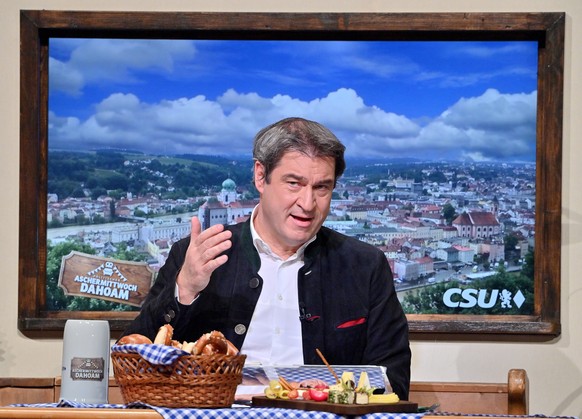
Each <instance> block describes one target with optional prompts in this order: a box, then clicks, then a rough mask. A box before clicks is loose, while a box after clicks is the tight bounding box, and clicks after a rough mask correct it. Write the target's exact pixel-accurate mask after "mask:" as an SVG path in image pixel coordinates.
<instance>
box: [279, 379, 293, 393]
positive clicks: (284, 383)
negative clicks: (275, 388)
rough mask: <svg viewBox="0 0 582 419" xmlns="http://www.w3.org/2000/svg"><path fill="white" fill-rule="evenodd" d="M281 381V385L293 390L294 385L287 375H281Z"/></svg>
mask: <svg viewBox="0 0 582 419" xmlns="http://www.w3.org/2000/svg"><path fill="white" fill-rule="evenodd" d="M279 382H280V383H281V387H283V389H285V390H289V391H291V390H293V386H292V385H291V384H290V383H289V381H287V380H286V379H285V377H282V376H279Z"/></svg>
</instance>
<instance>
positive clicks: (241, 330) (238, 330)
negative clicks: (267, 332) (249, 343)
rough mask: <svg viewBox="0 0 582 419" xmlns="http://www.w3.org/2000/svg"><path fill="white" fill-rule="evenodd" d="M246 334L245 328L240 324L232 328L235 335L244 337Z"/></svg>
mask: <svg viewBox="0 0 582 419" xmlns="http://www.w3.org/2000/svg"><path fill="white" fill-rule="evenodd" d="M246 332H247V327H246V326H245V325H244V324H242V323H239V324H237V325H236V326H235V327H234V333H236V334H237V335H244V334H245V333H246Z"/></svg>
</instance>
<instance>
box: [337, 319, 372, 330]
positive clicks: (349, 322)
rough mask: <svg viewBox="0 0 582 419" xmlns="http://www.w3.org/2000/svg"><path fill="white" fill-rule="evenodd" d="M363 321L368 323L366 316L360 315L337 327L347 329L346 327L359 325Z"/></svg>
mask: <svg viewBox="0 0 582 419" xmlns="http://www.w3.org/2000/svg"><path fill="white" fill-rule="evenodd" d="M363 323H366V318H365V317H360V318H359V319H354V320H349V321H347V322H344V323H342V324H340V325H339V326H338V327H337V328H338V329H345V328H346V327H353V326H357V325H359V324H363Z"/></svg>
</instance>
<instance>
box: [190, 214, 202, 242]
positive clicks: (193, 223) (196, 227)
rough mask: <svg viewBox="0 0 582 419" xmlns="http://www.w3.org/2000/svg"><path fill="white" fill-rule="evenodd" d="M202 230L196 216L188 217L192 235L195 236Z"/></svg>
mask: <svg viewBox="0 0 582 419" xmlns="http://www.w3.org/2000/svg"><path fill="white" fill-rule="evenodd" d="M201 231H202V226H201V225H200V220H199V219H198V217H192V218H191V219H190V234H191V235H192V237H194V238H196V237H198V236H199V235H200V232H201Z"/></svg>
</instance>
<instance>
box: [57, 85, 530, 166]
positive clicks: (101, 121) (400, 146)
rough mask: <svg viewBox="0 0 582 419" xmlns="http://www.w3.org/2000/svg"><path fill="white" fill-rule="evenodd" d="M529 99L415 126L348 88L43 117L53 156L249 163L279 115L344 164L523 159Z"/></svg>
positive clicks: (506, 98) (490, 94) (472, 106)
mask: <svg viewBox="0 0 582 419" xmlns="http://www.w3.org/2000/svg"><path fill="white" fill-rule="evenodd" d="M535 97H536V92H532V93H530V94H514V95H508V94H501V93H500V92H498V91H496V90H487V91H486V92H484V93H483V94H482V95H481V96H478V97H472V98H463V99H461V100H459V101H458V102H457V103H455V104H453V106H451V107H450V108H449V109H447V110H445V111H444V112H442V113H441V115H440V116H438V117H437V118H435V119H434V120H431V121H428V122H426V123H425V124H424V125H423V126H420V125H418V124H416V123H415V122H413V121H411V120H410V119H408V118H407V117H406V116H404V115H396V114H394V113H391V112H388V111H386V110H382V109H380V108H378V107H375V106H367V105H366V104H365V102H364V100H363V99H362V98H361V97H359V96H358V94H357V92H356V91H354V90H353V89H345V88H342V89H338V90H336V91H334V92H330V93H329V94H328V95H327V96H325V97H322V98H319V99H315V100H311V101H302V100H299V99H297V98H293V97H290V96H288V95H275V96H273V97H270V98H269V97H261V96H260V95H258V94H256V93H244V94H241V93H238V92H236V91H235V90H228V91H226V92H224V94H223V95H221V96H220V97H219V98H218V99H217V100H216V101H213V100H209V99H208V98H206V97H204V96H195V97H191V98H186V97H184V98H179V99H175V100H163V101H161V102H159V103H153V104H150V103H146V102H143V101H141V100H140V99H139V98H138V97H137V96H135V95H132V94H121V93H116V94H113V95H110V96H109V97H108V98H106V99H105V100H103V101H102V102H100V103H99V104H98V105H97V106H96V107H95V112H94V114H93V115H91V116H90V117H89V118H87V119H86V120H84V121H80V120H78V119H76V118H66V117H60V116H58V115H54V114H51V115H50V128H49V136H50V137H49V138H50V142H51V146H52V147H69V148H70V145H69V146H67V145H66V144H67V142H70V141H75V142H79V143H82V144H85V145H87V147H91V148H98V147H117V148H132V149H140V150H144V151H147V152H151V153H157V154H162V153H163V154H173V153H212V154H249V153H250V151H251V147H252V144H251V142H252V138H253V136H254V135H255V133H256V132H257V131H258V130H260V129H261V128H263V127H264V126H266V125H268V124H270V123H272V122H275V121H277V120H279V119H282V118H285V117H288V116H300V117H305V118H308V119H313V120H316V121H318V122H321V123H323V124H324V125H326V126H327V127H329V128H330V129H331V130H332V131H334V132H335V133H336V135H337V136H338V137H339V138H340V139H341V140H342V141H343V142H344V143H345V144H346V147H347V149H348V154H349V155H352V156H356V155H359V156H387V157H403V156H406V157H417V158H433V159H434V158H452V159H472V160H479V161H484V160H488V159H497V158H512V157H513V158H517V159H526V158H529V159H531V158H532V157H533V153H534V151H535V103H536V102H535Z"/></svg>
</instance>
